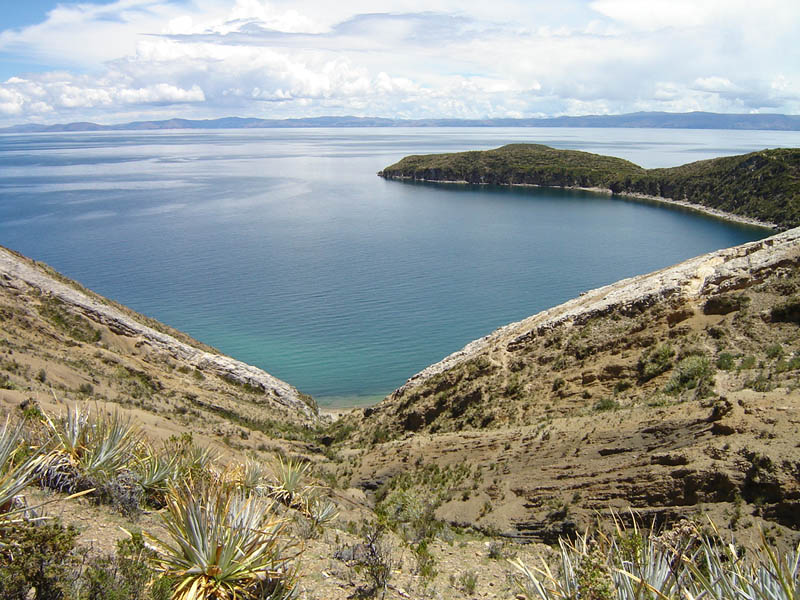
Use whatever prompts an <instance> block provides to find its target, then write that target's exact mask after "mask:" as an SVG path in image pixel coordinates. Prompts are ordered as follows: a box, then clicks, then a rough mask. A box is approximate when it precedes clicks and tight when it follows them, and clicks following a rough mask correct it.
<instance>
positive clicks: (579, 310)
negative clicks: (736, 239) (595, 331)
mask: <svg viewBox="0 0 800 600" xmlns="http://www.w3.org/2000/svg"><path fill="white" fill-rule="evenodd" d="M799 262H800V228H795V229H790V230H788V231H784V232H783V233H779V234H777V235H773V236H771V237H768V238H765V239H763V240H759V241H756V242H750V243H747V244H743V245H741V246H734V247H733V248H725V249H724V250H717V251H716V252H711V253H709V254H704V255H702V256H698V257H696V258H690V259H689V260H686V261H684V262H682V263H679V264H677V265H674V266H672V267H667V268H665V269H661V270H660V271H655V272H653V273H648V274H646V275H639V276H637V277H631V278H628V279H622V280H620V281H617V282H616V283H612V284H610V285H607V286H604V287H600V288H597V289H594V290H591V291H588V292H585V293H583V294H581V295H580V296H579V297H577V298H574V299H572V300H569V301H568V302H565V303H564V304H560V305H558V306H555V307H553V308H550V309H548V310H545V311H542V312H540V313H538V314H535V315H533V316H531V317H528V318H526V319H523V320H522V321H517V322H516V323H511V324H509V325H505V326H503V327H500V328H499V329H496V330H495V331H493V332H492V333H490V334H489V335H487V336H484V337H482V338H480V339H477V340H475V341H473V342H470V343H469V344H467V345H466V346H464V348H462V349H461V350H459V351H457V352H454V353H453V354H451V355H449V356H447V357H445V358H444V359H442V360H441V361H439V362H437V363H435V364H433V365H431V366H429V367H427V368H425V369H424V370H422V371H420V372H419V373H417V374H416V375H414V376H412V377H411V378H410V379H409V380H408V381H406V383H405V384H404V385H403V386H402V387H400V388H399V389H398V390H396V391H395V392H394V394H393V395H399V394H401V393H403V392H405V391H407V390H409V389H411V388H413V387H415V386H416V385H419V384H420V383H422V382H423V381H425V380H426V379H428V378H430V377H432V376H434V375H437V374H439V373H442V372H444V371H446V370H448V369H450V368H452V367H454V366H455V365H457V364H459V363H461V362H464V361H466V360H470V359H472V358H475V357H476V356H478V355H479V354H481V353H482V352H484V351H486V350H488V349H490V348H492V347H495V346H498V345H501V344H505V345H507V346H510V347H512V348H513V346H515V345H517V344H521V343H524V342H525V341H526V340H527V339H530V338H532V337H535V336H537V335H539V334H540V333H542V332H543V331H546V330H548V329H551V328H553V327H558V326H562V325H566V326H571V325H580V324H581V323H585V322H586V321H587V320H588V319H590V318H592V317H594V316H599V315H602V314H606V313H608V312H611V311H613V310H621V311H623V312H624V311H626V310H635V309H637V308H638V307H646V306H650V305H652V304H655V303H656V302H658V301H660V300H663V299H665V298H668V297H671V296H681V297H684V298H687V299H688V298H697V297H701V296H708V295H711V294H712V293H715V292H723V291H728V290H734V289H737V288H738V287H744V284H745V283H747V284H748V285H750V284H751V283H752V282H753V281H754V280H756V281H757V280H759V279H763V278H765V277H766V275H768V274H769V273H771V272H772V271H773V270H774V269H776V268H779V267H782V266H785V265H788V264H797V263H799Z"/></svg>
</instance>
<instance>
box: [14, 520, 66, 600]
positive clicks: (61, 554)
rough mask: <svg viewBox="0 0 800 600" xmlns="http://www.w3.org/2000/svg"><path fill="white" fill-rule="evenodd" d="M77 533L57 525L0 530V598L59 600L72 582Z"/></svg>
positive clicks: (22, 525) (25, 524)
mask: <svg viewBox="0 0 800 600" xmlns="http://www.w3.org/2000/svg"><path fill="white" fill-rule="evenodd" d="M77 536H78V531H77V530H76V529H74V528H72V527H64V526H63V525H61V524H60V523H58V522H57V521H55V522H49V523H31V522H28V521H20V522H18V523H16V524H14V525H13V526H10V525H6V526H4V527H0V598H3V599H4V600H27V599H29V598H34V599H35V600H62V599H63V598H65V597H68V594H69V592H70V588H71V586H72V583H73V582H74V581H75V579H76V577H77V576H76V569H77V568H78V566H79V564H80V558H79V556H78V554H77V552H76V548H75V539H76V538H77Z"/></svg>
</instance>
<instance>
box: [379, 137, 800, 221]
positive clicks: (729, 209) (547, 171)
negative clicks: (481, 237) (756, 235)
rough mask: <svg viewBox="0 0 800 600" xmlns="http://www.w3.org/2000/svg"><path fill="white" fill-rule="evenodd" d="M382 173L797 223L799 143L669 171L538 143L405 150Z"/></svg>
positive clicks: (799, 208)
mask: <svg viewBox="0 0 800 600" xmlns="http://www.w3.org/2000/svg"><path fill="white" fill-rule="evenodd" d="M379 175H380V176H382V177H385V178H387V179H410V180H415V181H441V182H462V183H470V184H491V185H537V186H547V187H583V188H603V189H607V190H611V191H612V192H613V193H615V194H644V195H648V196H654V197H659V198H666V199H671V200H679V201H687V202H689V203H691V204H695V205H698V206H701V207H704V208H709V209H715V210H719V211H723V212H726V213H729V214H733V215H737V216H740V217H746V218H750V219H757V220H759V221H764V222H768V223H773V224H775V225H777V226H778V227H780V228H789V227H795V226H797V225H800V149H797V148H778V149H774V150H761V151H759V152H752V153H750V154H743V155H739V156H726V157H722V158H714V159H711V160H703V161H698V162H694V163H690V164H687V165H682V166H680V167H672V168H668V169H644V168H642V167H640V166H638V165H635V164H633V163H631V162H629V161H626V160H622V159H619V158H614V157H610V156H602V155H599V154H591V153H588V152H579V151H576V150H557V149H555V148H550V147H548V146H543V145H538V144H509V145H507V146H503V147H501V148H497V149H495V150H486V151H473V152H459V153H453V154H433V155H425V156H423V155H414V156H407V157H406V158H404V159H402V160H401V161H400V162H398V163H396V164H394V165H391V166H389V167H386V168H385V169H384V170H383V171H381V172H380V173H379Z"/></svg>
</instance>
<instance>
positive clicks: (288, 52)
mask: <svg viewBox="0 0 800 600" xmlns="http://www.w3.org/2000/svg"><path fill="white" fill-rule="evenodd" d="M4 4H5V6H4V12H3V17H2V20H0V126H2V125H11V124H16V123H24V122H45V123H51V122H69V121H77V120H92V121H97V122H103V123H111V122H120V121H127V120H133V119H142V118H153V119H158V118H169V117H173V116H183V117H188V118H210V117H219V116H230V115H237V116H255V117H262V118H286V117H300V116H319V115H345V114H348V115H359V116H381V117H404V118H422V117H464V118H483V117H509V116H510V117H536V116H558V115H564V114H571V115H575V114H618V113H625V112H634V111H639V110H664V111H675V112H683V111H690V110H708V111H715V112H736V113H748V112H783V113H791V114H797V113H799V112H800V43H798V41H797V33H798V23H800V3H798V2H797V1H796V0H761V1H760V2H759V3H758V4H757V5H755V4H753V3H752V2H745V1H744V0H561V1H559V2H553V1H551V0H493V1H492V2H486V1H485V0H480V1H479V0H438V1H437V2H436V3H435V8H431V6H432V4H431V3H430V2H429V1H428V0H392V1H388V2H387V1H381V0H340V1H338V2H330V0H181V1H177V0H105V1H100V0H92V1H89V0H84V1H80V2H76V1H73V0H64V1H63V2H53V1H44V0H28V1H25V2H6V3H4Z"/></svg>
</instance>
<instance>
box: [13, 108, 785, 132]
mask: <svg viewBox="0 0 800 600" xmlns="http://www.w3.org/2000/svg"><path fill="white" fill-rule="evenodd" d="M300 127H647V128H660V129H769V130H778V131H800V115H780V114H742V115H734V114H719V113H709V112H691V113H667V112H637V113H630V114H625V115H587V116H583V117H554V118H543V119H382V118H378V117H350V116H344V117H310V118H300V119H255V118H241V117H225V118H221V119H203V120H192V119H167V120H164V121H134V122H132V123H122V124H118V125H99V124H97V123H87V122H81V123H67V124H57V125H41V124H35V123H31V124H26V125H15V126H14V127H7V128H5V129H0V133H38V132H61V131H141V130H153V129H259V128H300Z"/></svg>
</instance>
